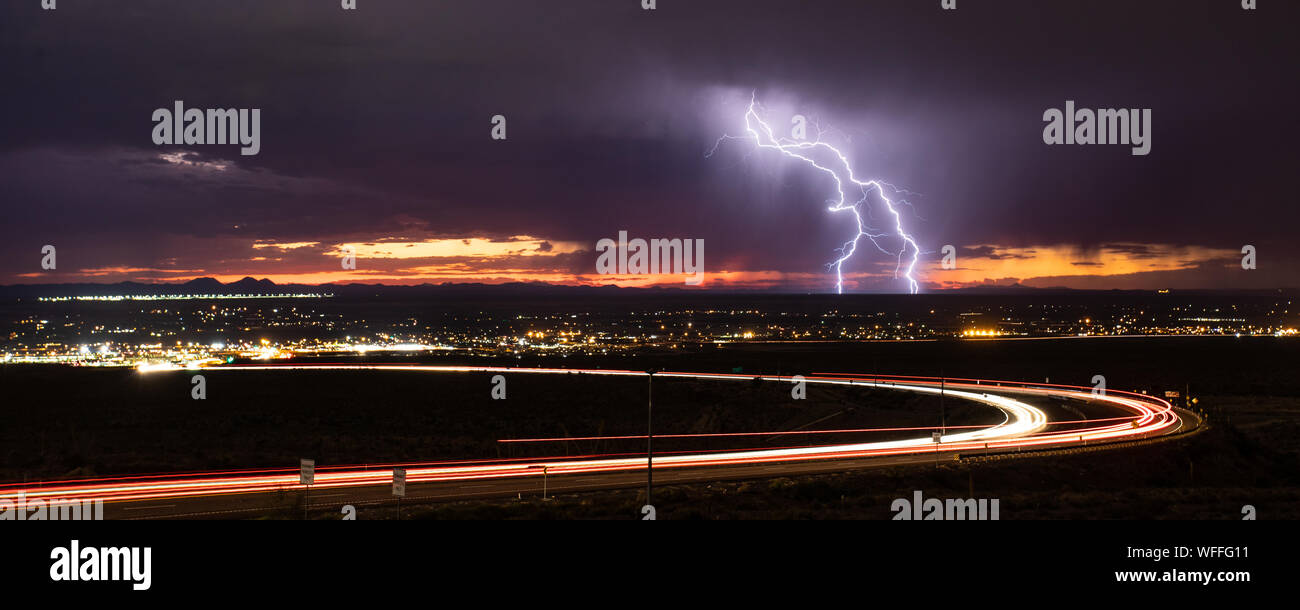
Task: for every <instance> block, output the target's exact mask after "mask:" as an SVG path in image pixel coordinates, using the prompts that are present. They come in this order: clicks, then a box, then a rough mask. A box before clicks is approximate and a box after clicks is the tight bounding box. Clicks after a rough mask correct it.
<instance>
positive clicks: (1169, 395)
mask: <svg viewBox="0 0 1300 610" xmlns="http://www.w3.org/2000/svg"><path fill="white" fill-rule="evenodd" d="M1179 396H1181V394H1179V393H1178V390H1167V391H1165V398H1178V397H1179Z"/></svg>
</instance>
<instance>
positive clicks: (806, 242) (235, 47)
mask: <svg viewBox="0 0 1300 610" xmlns="http://www.w3.org/2000/svg"><path fill="white" fill-rule="evenodd" d="M660 4H661V6H660V8H659V9H658V10H657V11H654V12H653V13H650V12H644V11H641V10H640V8H639V3H638V2H635V1H634V0H619V1H615V0H571V1H566V2H523V1H505V0H481V1H476V2H455V3H432V2H410V3H388V2H369V3H365V2H363V3H362V6H361V8H360V9H359V10H357V11H354V12H345V11H342V10H339V8H338V6H337V3H335V2H330V1H320V0H280V1H277V2H274V3H269V2H230V1H229V0H189V1H187V2H172V1H165V0H135V1H132V2H98V3H74V2H68V3H61V6H60V8H59V9H58V10H57V11H55V12H47V11H41V10H40V9H39V3H38V2H36V1H35V0H24V1H22V2H17V1H15V2H8V3H5V5H4V6H3V7H2V8H0V77H3V79H4V80H3V82H4V83H5V89H6V94H5V95H4V96H3V97H2V98H0V133H3V134H4V136H3V137H2V138H0V198H2V199H3V201H4V202H5V203H4V206H5V212H6V218H5V229H4V237H5V239H4V242H3V244H0V255H2V256H3V260H4V261H5V262H4V263H0V282H12V281H14V280H13V278H14V277H15V276H16V275H17V274H21V273H27V272H30V271H31V270H32V267H33V266H34V265H35V264H36V262H37V261H38V260H39V258H38V257H37V256H35V255H33V254H32V253H34V252H39V248H40V245H41V244H44V243H56V244H69V245H73V244H75V247H76V248H77V249H78V252H79V254H78V256H81V257H83V258H85V259H86V260H94V261H99V262H102V263H103V264H104V265H106V266H124V267H137V266H138V267H150V268H158V267H161V266H163V263H164V261H167V260H176V259H181V260H185V261H188V262H192V263H196V264H197V265H198V266H200V267H214V266H216V265H217V264H218V263H219V262H220V261H222V260H231V261H236V262H237V261H238V260H239V256H241V255H242V254H244V250H247V249H248V248H250V247H251V243H253V242H254V241H255V240H259V239H262V240H273V241H279V242H294V241H320V242H323V243H338V242H341V241H344V240H349V239H372V240H373V239H379V238H381V237H401V238H408V239H417V240H418V239H428V238H438V237H450V238H462V237H467V236H482V237H490V238H496V239H505V238H509V237H511V236H515V235H529V236H533V237H539V238H544V239H546V240H551V241H557V242H558V241H571V242H584V243H594V242H595V241H596V240H598V239H600V238H602V237H612V236H614V235H616V233H617V231H619V230H628V231H629V232H630V234H632V235H633V236H642V237H694V238H704V239H705V240H706V242H707V243H708V244H709V248H708V250H709V261H710V266H713V265H719V266H720V267H725V268H727V269H733V270H743V269H749V270H775V271H781V272H789V273H809V272H812V273H818V272H825V269H826V268H825V263H826V262H828V261H830V260H833V259H834V258H835V252H834V250H835V248H836V247H838V246H839V245H840V244H841V243H842V242H843V240H844V239H846V238H847V237H848V236H849V234H850V233H851V230H850V227H849V226H848V225H846V222H845V221H846V219H845V217H844V216H843V215H838V216H837V215H832V214H828V213H826V212H825V205H824V203H825V201H826V199H827V198H828V197H829V195H830V185H829V183H828V182H827V181H826V179H825V177H824V176H819V175H816V174H810V173H808V172H807V171H805V170H804V168H799V167H797V166H792V165H791V164H789V163H788V162H785V161H783V160H781V159H774V158H772V157H771V156H770V155H765V154H762V153H755V152H753V151H751V150H748V149H746V148H745V147H744V146H743V145H742V144H740V143H732V144H734V145H727V144H726V143H724V146H723V147H722V148H721V149H720V150H719V151H718V153H717V154H715V155H714V156H709V157H706V152H707V151H708V150H709V149H710V148H711V147H712V146H713V145H714V143H715V141H716V139H717V138H718V136H720V135H722V134H724V133H732V134H735V133H737V132H738V130H739V129H740V125H741V124H740V117H741V113H742V112H743V110H744V105H745V103H747V102H748V99H749V95H750V94H751V92H757V94H758V95H759V96H760V97H761V98H762V99H763V101H764V102H765V103H767V104H768V107H769V109H770V111H771V113H772V118H773V120H774V121H776V122H777V123H778V124H782V125H784V124H788V123H786V122H787V121H788V120H789V117H790V115H792V114H794V113H801V114H805V115H807V116H810V117H816V118H817V119H818V120H819V121H820V122H821V123H822V124H823V125H826V126H828V127H831V128H833V130H832V131H830V132H828V137H831V138H834V139H835V141H837V142H838V143H840V144H842V145H843V146H844V147H845V148H846V149H847V150H849V152H850V155H851V157H852V160H853V162H854V164H855V167H857V168H858V170H859V171H860V173H861V174H864V175H866V176H869V177H877V178H881V179H884V180H888V181H889V182H890V183H891V184H895V185H898V186H899V187H901V188H905V189H907V191H908V192H907V194H906V199H908V201H909V202H910V203H911V204H912V206H911V207H907V208H904V210H905V217H906V221H907V222H908V223H909V226H911V227H914V228H915V233H916V234H917V236H918V237H919V238H920V240H921V242H922V246H923V248H924V249H925V250H926V251H927V252H928V253H930V254H927V257H930V258H933V257H937V254H935V253H937V252H938V250H939V248H940V246H941V245H943V244H956V245H958V246H959V247H962V248H961V249H960V250H959V252H961V253H962V254H963V255H964V256H984V257H991V258H996V257H998V256H1024V253H1023V251H1018V252H1019V254H1007V253H1005V252H1001V253H1000V251H999V250H997V248H998V247H1003V248H1008V247H1019V248H1023V247H1029V246H1037V245H1047V244H1072V245H1075V246H1078V247H1079V248H1080V250H1081V251H1082V252H1088V251H1090V250H1096V249H1099V248H1113V247H1115V246H1114V245H1113V244H1116V243H1120V244H1126V245H1125V246H1123V247H1127V248H1134V249H1137V248H1141V246H1140V244H1143V243H1160V244H1177V245H1196V246H1205V247H1216V248H1234V249H1237V248H1240V246H1241V245H1242V244H1245V243H1250V244H1254V245H1256V246H1258V247H1259V248H1260V251H1261V253H1273V254H1274V255H1277V256H1288V257H1289V258H1288V259H1287V261H1288V262H1286V263H1284V264H1288V265H1289V264H1294V263H1295V262H1296V257H1295V256H1294V255H1289V254H1284V253H1286V252H1289V249H1290V247H1291V246H1290V245H1291V244H1292V243H1294V237H1293V232H1294V227H1295V226H1297V225H1300V212H1298V211H1297V206H1296V205H1295V197H1294V195H1293V192H1294V191H1293V188H1294V187H1293V185H1292V183H1293V181H1294V170H1295V167H1296V166H1297V161H1300V158H1298V157H1300V154H1298V153H1297V152H1296V151H1297V148H1296V147H1295V146H1294V142H1295V141H1297V136H1300V128H1298V127H1297V124H1298V122H1297V121H1295V120H1294V118H1293V117H1294V106H1295V102H1296V100H1297V92H1298V91H1297V80H1296V78H1295V74H1296V73H1297V70H1296V68H1297V65H1296V64H1297V62H1296V57H1298V56H1300V53H1297V51H1300V48H1297V47H1300V43H1297V39H1296V37H1295V36H1294V33H1293V32H1292V30H1293V29H1294V24H1295V23H1296V22H1297V17H1300V7H1298V6H1297V5H1295V4H1294V3H1266V4H1265V6H1262V7H1261V8H1260V9H1259V10H1258V11H1256V12H1255V13H1253V14H1251V13H1247V12H1244V11H1241V10H1240V9H1239V8H1238V7H1237V5H1236V3H1234V2H1223V1H1218V0H1213V1H1212V0H1202V1H1194V2H1188V1H1175V0H1167V1H1153V2H1142V3H1132V2H1128V1H1124V0H1102V1H1098V2H1091V3H1088V4H1086V5H1079V4H1077V3H1070V2H1041V1H1037V0H1016V1H1005V2H998V3H991V4H990V3H971V4H965V5H963V6H962V7H961V8H959V9H958V10H957V11H955V12H951V13H948V12H943V11H941V10H940V9H939V8H938V2H937V1H936V2H876V1H872V2H857V1H855V2H832V1H809V2H798V3H796V2H788V1H776V0H715V1H710V2H689V3H684V2H665V3H660ZM177 99H181V100H185V102H186V103H187V104H188V105H191V106H195V107H222V108H227V107H237V108H246V107H247V108H253V107H256V108H261V109H262V150H261V153H260V154H259V155H257V156H255V157H244V156H240V155H239V154H238V149H237V147H235V146H227V147H220V146H214V147H197V148H186V147H155V146H154V145H153V144H152V143H151V141H150V130H151V127H152V123H151V121H150V114H151V112H152V111H153V109H155V108H159V107H168V106H170V104H171V102H172V101H173V100H177ZM1066 99H1073V100H1076V101H1078V102H1079V104H1080V105H1081V106H1089V107H1106V106H1117V107H1142V108H1147V107H1149V108H1152V110H1153V124H1154V125H1153V126H1154V135H1153V140H1152V152H1151V154H1150V155H1149V156H1146V157H1137V156H1132V155H1130V154H1129V152H1128V148H1127V147H1102V146H1093V147H1047V146H1045V145H1043V144H1042V141H1041V138H1040V134H1041V129H1042V121H1041V115H1042V112H1043V110H1045V109H1046V108H1049V107H1060V106H1061V105H1062V104H1063V103H1064V101H1065V100H1066ZM495 114H504V115H506V116H507V117H508V121H509V123H508V134H509V138H508V140H506V141H504V142H494V141H492V140H490V139H489V138H488V132H489V129H490V127H491V125H490V123H489V119H490V117H491V116H492V115H495ZM160 153H169V154H178V155H183V156H180V157H176V158H175V159H177V160H179V161H180V162H176V161H167V160H164V159H163V158H162V157H160V156H159V155H160ZM216 166H223V167H224V169H220V170H218V169H215V168H216ZM187 243H193V244H196V245H195V246H194V248H195V249H194V250H192V251H189V252H184V253H178V252H176V251H175V250H174V249H175V248H186V247H187V246H186V244H187ZM238 243H242V244H244V245H243V246H238V247H237V246H236V244H238ZM215 244H224V245H223V246H216V245H215ZM983 244H993V245H983ZM1128 244H1138V245H1128ZM994 245H995V246H994ZM975 246H978V247H975ZM207 247H212V248H214V251H213V252H211V253H209V254H208V256H209V257H210V258H207V259H200V258H197V257H196V256H195V254H196V253H197V252H200V251H202V250H203V249H204V248H207ZM232 249H233V250H232ZM544 251H545V250H544ZM1133 253H1134V254H1139V253H1137V252H1133ZM306 254H307V252H299V253H296V255H297V256H305V255H306ZM317 256H318V257H319V253H317ZM863 256H866V254H864V255H863ZM870 256H872V257H874V258H873V259H864V260H861V261H860V266H859V267H858V269H859V270H877V269H889V268H890V267H889V262H890V261H889V259H888V257H887V256H885V255H883V254H882V253H879V252H874V250H873V251H872V253H871V254H870ZM1279 260H1280V259H1278V258H1274V259H1273V261H1274V264H1277V263H1278V261H1279ZM881 261H884V264H883V265H882V264H881ZM532 262H533V263H537V262H539V261H532ZM286 264H287V262H286ZM303 264H307V263H306V262H304V263H303ZM581 266H582V265H577V267H581ZM1079 266H1084V265H1079ZM264 267H269V264H268V265H265V266H264ZM252 270H253V269H251V268H250V272H251V271H252ZM259 270H261V268H259ZM1294 275H1295V276H1300V270H1298V271H1297V273H1295V274H1294ZM1205 278H1206V281H1207V282H1209V281H1212V278H1211V275H1208V274H1207V275H1205Z"/></svg>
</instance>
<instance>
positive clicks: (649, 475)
mask: <svg viewBox="0 0 1300 610" xmlns="http://www.w3.org/2000/svg"><path fill="white" fill-rule="evenodd" d="M645 375H646V407H645V503H646V505H647V506H649V505H651V502H650V490H651V489H652V488H653V482H654V442H655V437H654V375H655V371H654V369H649V370H647V371H646V372H645Z"/></svg>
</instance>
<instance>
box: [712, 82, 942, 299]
mask: <svg viewBox="0 0 1300 610" xmlns="http://www.w3.org/2000/svg"><path fill="white" fill-rule="evenodd" d="M761 109H762V106H761V105H760V104H759V103H758V101H757V100H756V97H755V96H751V97H750V100H749V109H748V110H746V111H745V131H746V134H747V135H745V136H729V135H723V136H722V137H721V138H719V139H718V141H717V142H716V143H715V144H714V145H713V149H712V150H710V151H709V153H708V155H706V156H712V155H713V153H714V152H716V151H717V149H718V146H719V145H721V144H722V142H723V141H726V140H747V141H751V142H753V143H754V145H755V146H757V147H758V148H760V149H767V150H775V151H777V152H780V153H781V154H783V155H785V156H787V157H791V158H794V159H798V160H800V161H803V162H805V163H807V164H809V165H811V166H813V167H814V168H816V169H818V170H821V171H823V172H825V173H826V174H827V175H829V176H830V177H831V179H833V180H834V181H835V190H836V192H837V193H838V195H839V197H838V198H837V199H833V200H829V203H830V204H831V205H830V207H829V208H828V209H829V210H830V211H831V212H844V211H849V212H852V213H853V219H854V221H855V223H856V224H857V228H858V232H857V234H856V235H854V236H853V238H852V239H850V240H848V241H846V242H844V245H843V246H840V247H839V248H838V249H837V250H836V251H837V252H839V253H840V257H839V258H838V259H836V260H835V262H832V263H829V264H828V265H827V266H828V267H835V292H836V293H839V294H843V293H844V273H843V270H844V262H845V261H847V260H849V259H850V258H852V257H853V254H854V253H855V252H857V251H858V242H859V241H860V240H861V239H862V238H864V237H865V238H867V240H868V241H870V242H871V244H872V245H873V246H875V247H876V249H877V250H880V251H881V252H883V253H885V254H888V255H890V256H892V257H895V258H896V259H897V261H898V264H897V265H896V266H895V267H894V278H895V279H898V276H899V275H902V276H903V277H904V278H906V279H907V285H908V288H909V289H910V290H911V292H912V294H916V292H917V290H918V288H919V285H918V284H917V282H916V278H915V277H913V272H914V271H915V270H916V263H917V261H918V260H920V257H921V249H920V247H918V246H917V245H916V240H915V239H913V238H912V236H911V235H909V234H908V233H907V231H906V230H904V228H903V217H902V215H901V214H899V213H898V209H897V208H896V207H895V205H894V204H895V202H894V201H892V200H890V198H889V196H888V195H887V194H886V193H885V187H890V188H891V189H892V188H893V187H892V186H890V185H889V184H887V183H885V182H882V181H879V180H865V181H864V180H859V179H858V178H857V177H856V176H855V175H854V173H853V167H852V165H851V164H850V163H849V160H848V157H846V156H845V155H844V153H842V152H840V151H839V149H837V148H835V147H834V146H831V145H830V144H827V143H825V142H823V141H822V140H821V136H822V134H823V133H825V132H824V131H823V130H822V129H821V128H820V127H818V128H817V129H818V134H817V139H816V140H813V141H803V140H791V139H789V138H778V137H777V136H776V135H775V133H773V131H772V127H771V126H770V125H768V124H767V122H766V121H764V120H763V117H762V116H760V110H761ZM820 153H829V156H831V157H833V159H834V161H836V162H835V163H830V164H822V163H820V162H818V161H817V160H816V159H814V158H813V157H812V156H811V155H814V154H816V155H818V156H825V155H822V154H820ZM831 166H834V167H831ZM847 185H852V186H851V187H847ZM846 187H847V188H848V190H849V191H851V190H852V189H853V188H856V189H857V194H858V198H857V199H856V200H855V201H853V202H852V203H850V197H849V195H848V192H846ZM873 191H874V192H875V193H876V194H877V196H878V197H879V198H880V200H881V201H882V202H883V203H884V207H885V208H886V209H888V210H889V214H890V215H892V216H893V220H894V223H893V224H894V229H893V231H892V232H890V231H880V230H879V229H875V228H872V227H871V226H870V225H869V224H867V223H866V222H865V221H864V220H863V218H862V206H863V204H865V203H866V202H867V198H868V197H869V196H870V195H871V193H872V192H873ZM898 203H906V202H903V201H900V202H898ZM867 213H868V214H870V209H868V210H867ZM895 235H896V236H897V237H898V238H899V239H900V240H902V242H903V246H902V248H901V249H900V250H899V251H898V252H891V251H889V250H886V249H885V248H884V247H883V246H881V245H880V242H878V241H877V239H880V238H885V237H890V236H895ZM909 250H910V251H911V253H912V256H911V257H910V260H908V261H906V262H905V258H907V253H908V251H909Z"/></svg>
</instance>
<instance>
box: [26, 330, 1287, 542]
mask: <svg viewBox="0 0 1300 610" xmlns="http://www.w3.org/2000/svg"><path fill="white" fill-rule="evenodd" d="M1298 352H1300V346H1297V342H1296V341H1286V340H1280V339H1273V338H1253V339H1234V338H1230V337H1224V338H1164V339H1066V340H1052V341H1038V340H1034V341H986V342H916V343H867V344H807V345H792V344H753V345H743V346H741V345H728V346H724V347H706V348H702V349H700V350H698V351H695V352H694V353H691V354H687V355H675V356H665V355H657V354H642V355H636V356H620V357H617V358H611V359H608V360H604V361H597V360H590V359H577V358H568V359H564V361H558V360H556V359H554V358H551V359H547V358H538V359H533V360H529V359H511V360H510V361H509V362H490V361H487V360H485V359H475V360H473V361H469V362H466V361H457V360H455V359H454V358H452V359H444V360H439V361H436V362H438V363H460V364H510V365H515V366H566V367H609V368H629V369H641V368H646V367H650V366H655V367H663V368H668V369H677V370H701V371H702V370H715V371H727V372H730V371H733V370H736V369H740V370H742V371H744V372H745V373H747V374H748V373H758V372H765V373H766V372H770V373H776V372H778V371H779V372H781V373H783V374H793V373H813V372H869V371H872V370H879V371H882V372H885V373H890V374H918V375H926V374H936V373H939V372H941V371H942V372H943V373H944V374H945V375H948V376H953V377H982V378H1003V379H1014V380H1041V379H1046V378H1050V379H1051V381H1052V382H1054V383H1076V384H1079V385H1087V384H1089V382H1090V379H1091V377H1092V376H1093V375H1094V374H1103V375H1105V376H1106V377H1107V383H1108V386H1109V387H1111V388H1114V389H1136V390H1146V391H1149V392H1153V393H1156V392H1163V391H1164V390H1170V389H1177V390H1179V391H1183V392H1186V391H1189V390H1190V392H1191V395H1192V396H1194V397H1196V399H1197V401H1198V402H1197V404H1196V407H1195V408H1197V409H1198V410H1202V411H1204V412H1205V413H1206V414H1207V416H1208V421H1209V423H1210V428H1209V429H1208V430H1207V431H1205V432H1203V433H1201V434H1197V435H1194V436H1192V437H1189V438H1185V439H1180V440H1175V441H1170V442H1163V443H1159V444H1155V445H1149V446H1142V447H1135V448H1126V449H1119V450H1112V451H1093V452H1086V453H1079V454H1071V455H1064V456H1052V457H1037V458H1017V459H1008V460H1002V461H996V462H979V463H944V464H941V465H939V466H937V467H936V466H933V465H931V466H925V467H919V466H918V467H898V468H891V469H877V470H865V471H858V472H849V473H841V474H826V475H812V476H801V477H797V478H779V479H765V480H752V481H727V482H717V483H712V484H686V485H673V486H665V487H662V488H657V489H656V494H655V498H654V500H655V502H654V503H655V505H656V507H657V508H658V510H659V517H660V518H664V519H684V518H708V519H717V518H870V519H876V518H889V517H891V516H892V513H891V512H890V508H889V506H890V502H891V501H892V500H893V499H894V498H902V497H910V494H911V493H912V492H913V491H914V490H921V491H923V492H924V494H925V496H926V497H938V498H964V497H977V498H998V499H999V500H1000V503H1001V517H1002V518H1003V519H1019V518H1067V519H1075V518H1206V519H1214V518H1222V519H1234V518H1240V514H1241V507H1242V506H1243V505H1246V504H1250V505H1253V506H1255V507H1256V510H1257V511H1258V515H1259V517H1260V518H1300V510H1297V508H1296V507H1297V506H1300V504H1297V500H1300V460H1298V458H1297V456H1298V455H1300V442H1298V441H1297V438H1300V436H1298V435H1300V418H1298V417H1297V415H1300V376H1297V375H1296V374H1295V370H1294V366H1295V363H1296V362H1300V357H1298V356H1300V353H1298ZM404 362H405V361H404ZM205 375H206V377H207V379H208V398H207V399H206V400H203V401H196V400H192V399H191V398H190V393H189V391H190V384H189V377H190V373H188V372H172V373H158V374H147V375H141V374H139V373H137V372H135V371H131V370H96V369H86V368H80V369H78V368H67V367H50V366H17V365H7V366H3V367H0V388H2V391H0V394H2V395H3V396H4V402H3V406H0V409H2V410H3V411H4V420H5V426H4V427H3V428H0V480H4V481H8V482H13V481H24V480H26V481H32V480H48V479H52V478H69V477H81V476H94V475H104V474H126V473H141V472H159V471H184V470H206V469H213V468H251V467H293V466H294V465H295V464H296V463H297V460H298V458H300V457H313V458H315V459H316V460H317V464H319V465H330V464H365V463H376V462H379V463H385V462H399V461H420V460H438V459H465V458H474V457H484V458H495V457H511V456H515V457H518V456H540V455H586V454H593V453H603V454H611V453H631V454H635V453H637V452H640V451H643V447H644V446H643V444H642V441H639V440H633V441H569V442H566V443H546V444H529V445H514V444H502V443H499V442H497V441H498V440H499V439H504V438H522V437H562V436H593V435H637V434H643V433H644V430H645V428H644V426H645V420H644V417H645V384H644V379H636V378H609V377H596V376H590V375H571V376H562V377H554V376H546V377H534V376H527V375H510V376H508V397H507V399H506V400H492V399H491V397H490V390H491V381H490V375H487V374H454V375H452V374H418V373H379V372H346V373H344V372H293V373H288V374H283V373H261V372H228V371H207V372H205ZM654 391H655V422H656V424H655V426H656V433H657V434H668V433H700V432H749V431H760V430H761V431H789V430H798V429H828V428H836V429H843V428H857V427H876V426H905V425H917V426H928V425H937V424H938V422H939V421H940V417H941V415H940V413H941V412H940V405H939V402H938V400H937V398H935V397H929V396H915V395H910V394H904V393H895V392H882V391H870V390H864V389H847V388H816V387H810V392H809V396H808V399H807V400H805V401H793V400H791V399H790V395H789V387H788V386H787V385H785V384H775V383H754V382H750V381H741V382H697V381H686V380H666V379H660V380H656V381H655V390H654ZM942 416H943V417H946V421H947V423H948V424H949V425H962V424H974V423H986V422H988V421H989V419H990V418H998V417H1000V416H998V415H997V414H996V413H995V412H992V411H991V410H989V409H987V408H983V407H978V406H969V405H963V404H961V403H960V402H958V401H954V400H951V399H950V400H948V401H947V402H946V403H945V404H944V406H943V415H942ZM871 438H872V439H873V440H875V439H882V437H880V436H874V437H871ZM861 439H862V437H861V436H860V435H835V436H828V437H818V439H817V440H818V441H824V440H836V441H838V440H861ZM801 442H803V439H795V438H794V437H790V436H776V437H770V438H759V439H754V438H746V439H743V440H737V439H721V440H720V439H707V440H701V439H685V440H679V441H668V440H664V441H662V442H658V443H656V450H657V451H690V450H696V449H703V448H710V449H712V448H738V447H772V446H789V445H795V444H800V443H801ZM972 494H973V496H972ZM643 496H644V490H626V491H604V492H589V493H584V494H579V495H570V496H560V497H559V498H557V499H553V500H550V501H547V502H542V501H541V500H540V498H531V499H530V498H527V497H524V498H519V499H509V500H490V501H489V500H485V501H479V502H472V503H447V504H438V505H425V506H422V507H421V506H412V507H407V508H405V509H404V513H405V514H404V516H405V517H406V518H539V517H541V518H634V517H636V516H637V515H639V512H638V508H639V506H640V503H642V502H644V497H643ZM292 514H295V513H294V511H287V512H286V515H292ZM319 516H320V517H322V518H325V517H327V515H326V514H324V513H322V514H320V515H319ZM392 517H393V514H392V513H391V512H390V511H389V510H387V509H385V508H381V509H362V513H361V518H392Z"/></svg>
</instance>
